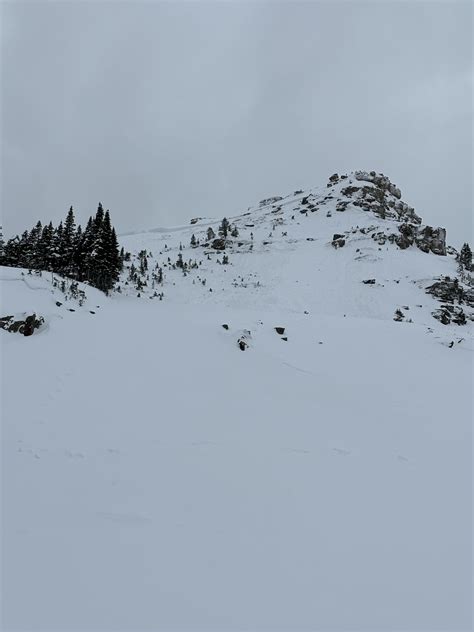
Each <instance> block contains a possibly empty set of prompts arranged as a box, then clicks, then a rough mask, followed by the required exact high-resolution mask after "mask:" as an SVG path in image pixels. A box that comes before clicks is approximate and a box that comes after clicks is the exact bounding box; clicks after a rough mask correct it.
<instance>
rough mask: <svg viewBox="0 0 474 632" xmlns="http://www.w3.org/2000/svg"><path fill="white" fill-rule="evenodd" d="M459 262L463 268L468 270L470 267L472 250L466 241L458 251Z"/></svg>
mask: <svg viewBox="0 0 474 632" xmlns="http://www.w3.org/2000/svg"><path fill="white" fill-rule="evenodd" d="M459 263H460V265H462V266H463V268H464V269H465V270H468V271H470V270H471V267H472V251H471V248H470V246H469V244H468V243H465V244H464V245H463V247H462V248H461V252H460V253H459Z"/></svg>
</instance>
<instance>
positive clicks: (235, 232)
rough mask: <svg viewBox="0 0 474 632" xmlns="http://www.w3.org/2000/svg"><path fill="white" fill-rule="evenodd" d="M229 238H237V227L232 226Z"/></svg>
mask: <svg viewBox="0 0 474 632" xmlns="http://www.w3.org/2000/svg"><path fill="white" fill-rule="evenodd" d="M230 234H231V236H232V237H238V236H239V231H238V230H237V226H233V228H232V231H231V233H230Z"/></svg>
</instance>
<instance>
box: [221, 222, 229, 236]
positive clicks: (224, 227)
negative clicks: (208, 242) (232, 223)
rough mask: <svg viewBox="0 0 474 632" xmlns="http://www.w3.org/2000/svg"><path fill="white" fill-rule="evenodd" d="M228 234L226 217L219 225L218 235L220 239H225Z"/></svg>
mask: <svg viewBox="0 0 474 632" xmlns="http://www.w3.org/2000/svg"><path fill="white" fill-rule="evenodd" d="M228 232H229V220H228V219H227V218H226V217H224V219H223V220H222V222H221V225H220V226H219V235H222V237H224V239H226V238H227V234H228Z"/></svg>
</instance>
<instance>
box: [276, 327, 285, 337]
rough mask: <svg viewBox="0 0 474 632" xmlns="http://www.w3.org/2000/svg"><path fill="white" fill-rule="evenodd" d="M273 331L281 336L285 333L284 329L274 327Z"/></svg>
mask: <svg viewBox="0 0 474 632" xmlns="http://www.w3.org/2000/svg"><path fill="white" fill-rule="evenodd" d="M275 331H276V332H277V334H279V335H280V336H282V335H283V334H284V333H285V328H284V327H275Z"/></svg>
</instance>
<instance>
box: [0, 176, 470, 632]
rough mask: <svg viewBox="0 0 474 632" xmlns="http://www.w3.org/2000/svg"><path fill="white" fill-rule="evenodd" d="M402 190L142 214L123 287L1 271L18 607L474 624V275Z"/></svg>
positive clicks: (10, 546) (78, 619)
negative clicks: (207, 213) (9, 323)
mask: <svg viewBox="0 0 474 632" xmlns="http://www.w3.org/2000/svg"><path fill="white" fill-rule="evenodd" d="M364 178H365V179H364ZM380 191H382V193H380ZM400 197H401V196H400V192H399V190H398V189H397V188H396V187H394V186H393V185H392V184H391V183H390V182H389V181H388V180H384V179H382V178H381V176H379V175H377V174H374V175H372V174H364V173H356V174H349V175H348V176H347V177H339V176H337V177H333V178H332V180H331V181H330V182H329V183H328V186H325V187H323V188H321V189H312V190H308V191H305V192H297V193H294V194H292V195H289V196H287V197H284V198H270V199H269V200H266V201H263V202H262V203H259V204H258V205H256V206H255V207H251V208H249V209H248V210H247V211H245V213H243V214H242V215H239V216H237V217H235V218H229V221H230V224H231V228H232V229H233V228H234V227H235V228H237V233H238V234H236V233H235V231H234V235H236V236H229V237H228V239H227V241H226V243H225V244H222V243H221V242H219V241H217V242H216V241H215V239H217V240H219V236H218V235H216V237H215V238H211V239H209V240H208V239H207V230H208V228H209V227H212V228H213V230H214V232H215V233H216V234H217V233H218V226H219V223H220V221H218V220H211V219H197V220H196V221H194V220H193V222H194V223H193V224H192V225H189V226H184V227H176V228H174V229H155V230H150V231H148V232H146V233H139V234H133V235H126V236H122V238H121V243H123V245H124V246H125V249H126V250H128V251H129V252H130V253H131V256H130V260H129V261H128V262H127V263H126V269H125V270H124V272H123V275H122V278H121V280H120V282H119V286H120V292H116V293H113V294H112V295H111V296H109V297H106V296H105V295H104V294H102V293H100V292H98V291H97V290H94V289H93V288H90V287H88V286H84V285H83V284H81V285H80V288H79V290H83V291H84V292H85V296H84V295H82V294H80V293H79V294H78V292H77V290H75V291H74V292H71V290H68V288H67V287H63V288H61V279H59V278H57V277H56V276H54V275H53V276H52V275H51V274H50V273H43V274H42V276H36V275H34V274H33V275H29V274H28V273H27V271H22V270H18V269H8V268H2V269H1V270H0V279H1V285H2V300H1V303H2V309H1V312H2V313H1V314H0V315H1V316H6V315H13V316H14V317H15V318H16V319H21V318H22V317H23V314H29V313H32V312H34V313H36V314H37V315H40V316H42V317H43V318H44V321H45V322H44V324H42V325H41V326H40V328H39V329H38V330H37V331H36V332H35V333H34V335H33V336H31V337H24V336H19V335H17V334H12V333H8V332H6V331H2V332H0V335H1V343H2V359H3V363H2V413H3V414H2V416H3V419H2V430H3V437H2V438H3V442H2V452H3V454H2V456H3V473H4V476H3V494H2V498H3V572H4V575H3V595H4V599H3V601H4V605H3V623H4V627H5V628H6V629H35V628H43V629H48V630H49V629H51V630H52V629H57V630H59V629H61V630H63V629H67V628H71V627H74V628H75V629H84V630H86V629H89V630H90V629H97V630H99V629H100V630H102V629H111V630H118V629H130V630H132V629H133V630H142V629H143V630H144V629H150V630H151V629H167V630H169V629H215V630H217V629H219V630H221V629H230V628H232V629H292V630H294V629H327V630H330V629H332V630H336V629H338V630H341V629H363V630H382V629H388V628H390V629H404V630H408V629H412V630H416V629H427V630H429V629H453V630H454V629H469V627H470V616H471V590H470V582H471V535H472V522H471V511H470V507H471V501H472V498H471V491H472V478H471V463H472V459H471V456H472V454H471V422H472V403H471V396H470V392H471V390H470V389H471V386H472V350H473V343H472V320H471V315H472V311H473V310H472V305H471V304H470V302H471V294H470V292H471V289H470V287H469V286H468V285H465V284H463V283H462V280H460V281H459V284H458V286H457V288H455V290H453V288H452V286H449V283H448V290H449V288H451V290H450V291H451V293H452V292H454V299H453V301H452V302H450V301H449V300H444V301H443V302H440V300H439V299H438V298H436V297H435V296H433V295H431V294H428V293H426V288H428V287H430V286H432V285H433V284H435V283H437V282H439V281H440V279H441V282H442V283H443V282H445V281H443V279H445V277H450V278H451V279H453V278H454V277H456V275H457V262H456V261H455V257H454V251H453V250H452V249H450V248H449V247H447V246H446V244H445V241H444V233H443V231H442V230H441V231H440V230H430V229H429V230H425V229H424V228H423V227H422V225H421V220H420V219H419V218H418V216H417V214H416V213H415V211H414V210H413V209H411V208H410V207H409V206H408V205H406V204H403V203H402V202H401V199H400ZM364 209H365V210H364ZM222 214H223V215H224V214H225V210H223V213H222ZM405 220H408V221H405ZM407 226H408V227H409V228H408V229H407V228H406V227H407ZM400 227H402V230H401V231H400ZM193 234H194V236H195V238H196V240H198V241H199V243H200V245H197V246H195V247H192V246H190V241H191V237H192V235H193ZM180 244H181V247H180ZM222 245H224V246H225V250H219V249H216V247H217V248H220V247H222ZM425 250H428V252H425ZM144 251H146V252H144ZM437 252H438V253H443V252H447V254H446V255H444V254H435V253H437ZM140 253H141V254H140ZM224 256H226V257H227V258H228V263H223V260H224ZM181 260H182V263H181ZM132 264H133V269H132V270H131V269H130V268H131V266H132ZM140 266H141V267H142V271H143V274H141V273H140ZM160 270H161V273H160ZM160 274H161V276H162V283H160V282H159V277H160ZM458 276H459V275H458ZM465 280H467V278H466V279H465ZM145 283H146V285H145ZM65 285H68V283H65ZM137 286H138V289H137ZM459 287H461V290H462V294H459ZM62 290H64V291H62ZM456 292H458V293H456ZM138 294H139V297H138V296H137V295H138ZM448 294H449V292H448ZM445 298H446V297H445ZM448 299H449V296H448ZM441 305H446V306H448V307H449V308H450V309H451V311H450V310H449V309H447V308H446V309H447V313H448V315H449V318H448V320H449V321H450V322H449V323H448V324H446V325H445V324H443V323H442V322H440V321H439V320H437V319H436V318H434V317H433V312H435V313H436V312H437V310H439V309H441ZM397 310H399V312H398V313H397V314H396V311H397ZM459 310H462V312H463V314H464V315H465V320H466V324H464V325H459V324H456V322H455V320H458V321H459ZM394 316H395V318H396V319H397V320H394ZM461 320H462V319H461ZM459 322H461V321H459ZM462 322H463V321H462ZM223 325H225V327H223ZM276 328H279V329H278V330H276ZM280 328H284V331H282V330H281V329H280ZM239 342H240V347H239V344H238V343H239ZM240 348H242V349H244V351H245V352H243V353H242V352H241V351H240Z"/></svg>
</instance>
